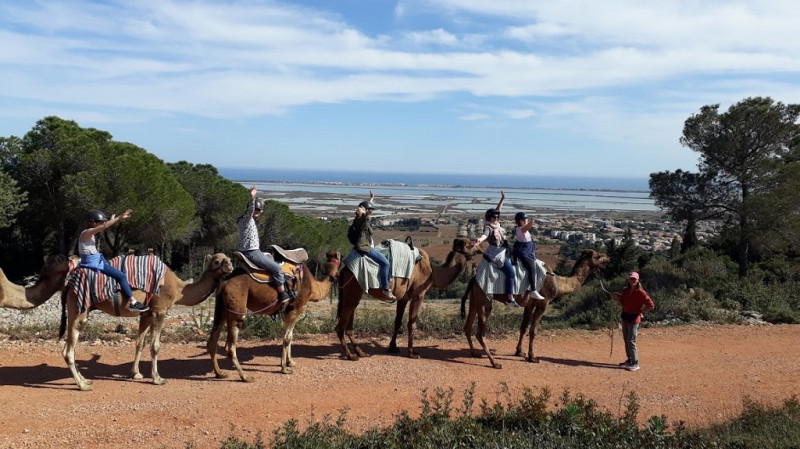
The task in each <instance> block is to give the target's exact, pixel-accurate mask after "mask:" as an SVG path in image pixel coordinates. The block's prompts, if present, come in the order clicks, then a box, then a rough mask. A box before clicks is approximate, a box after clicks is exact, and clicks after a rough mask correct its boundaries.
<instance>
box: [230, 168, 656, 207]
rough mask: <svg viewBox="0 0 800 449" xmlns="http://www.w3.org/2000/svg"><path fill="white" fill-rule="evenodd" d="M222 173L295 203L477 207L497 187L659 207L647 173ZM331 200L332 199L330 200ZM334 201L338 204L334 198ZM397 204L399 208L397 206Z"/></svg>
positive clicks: (492, 198)
mask: <svg viewBox="0 0 800 449" xmlns="http://www.w3.org/2000/svg"><path fill="white" fill-rule="evenodd" d="M218 170H219V173H220V175H222V176H223V177H225V178H227V179H230V180H232V181H235V182H240V183H242V184H243V185H246V186H248V187H249V186H250V185H254V184H255V185H256V186H257V188H258V189H259V191H260V192H266V193H267V194H268V197H271V198H273V199H277V200H279V201H282V202H285V203H287V204H289V205H290V206H291V207H292V208H293V209H305V208H308V209H310V210H316V209H319V208H321V207H322V206H321V204H322V202H323V201H322V200H320V199H319V198H318V197H319V196H320V195H324V196H328V197H329V199H327V200H325V201H324V202H325V203H330V202H331V201H332V200H331V199H330V198H331V197H332V198H334V199H335V198H341V201H342V203H343V204H342V205H349V204H350V203H352V201H353V199H354V198H363V199H366V198H367V197H368V195H369V191H370V190H373V191H374V192H375V196H376V199H378V198H383V199H384V200H386V202H387V203H388V202H391V203H395V204H397V205H404V206H405V207H403V208H402V209H403V210H405V211H407V212H408V213H415V212H424V211H428V210H430V209H431V208H433V209H436V210H440V211H442V210H443V209H447V210H448V211H449V212H451V213H476V212H480V211H483V210H485V209H486V208H487V205H489V207H491V205H493V204H496V203H497V200H498V199H499V195H500V192H499V191H500V189H503V190H504V191H505V194H506V203H505V204H506V205H509V204H513V205H514V207H515V208H516V209H524V210H530V211H535V210H536V209H547V210H563V211H657V210H658V207H657V206H656V205H655V203H654V202H653V200H652V199H650V197H649V195H650V192H649V189H648V179H647V178H625V177H593V176H532V175H531V176H528V175H495V174H489V175H483V174H458V173H396V172H385V173H381V172H348V171H321V170H317V171H314V170H283V169H264V168H219V169H218ZM333 201H334V203H335V202H336V201H335V200H333ZM333 206H336V205H335V204H334V205H333ZM398 209H400V208H398Z"/></svg>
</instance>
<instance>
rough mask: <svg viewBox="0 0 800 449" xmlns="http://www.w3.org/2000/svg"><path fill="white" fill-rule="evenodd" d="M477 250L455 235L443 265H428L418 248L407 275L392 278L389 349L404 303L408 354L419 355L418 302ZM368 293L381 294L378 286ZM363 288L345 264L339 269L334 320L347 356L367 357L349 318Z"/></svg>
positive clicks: (394, 342)
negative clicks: (416, 343)
mask: <svg viewBox="0 0 800 449" xmlns="http://www.w3.org/2000/svg"><path fill="white" fill-rule="evenodd" d="M479 252H480V250H476V249H475V248H473V246H472V244H471V242H470V240H469V239H466V238H456V239H455V240H453V247H452V250H451V251H450V253H449V254H448V255H447V259H446V261H445V263H444V265H443V266H441V267H436V266H432V265H431V262H430V258H429V257H428V254H427V253H426V252H425V251H423V250H420V251H419V253H420V255H421V256H422V259H421V260H420V261H418V262H417V263H416V265H414V271H413V272H412V274H411V277H410V278H409V279H403V278H394V281H393V283H392V284H393V287H392V293H393V294H394V295H395V296H396V297H397V298H398V300H397V311H396V314H395V320H394V332H393V333H392V341H391V342H390V343H389V352H398V349H397V335H398V334H399V333H400V326H401V325H402V323H403V314H404V313H405V308H406V304H409V303H410V304H411V305H410V306H409V312H408V356H409V357H411V358H419V354H418V353H417V352H416V351H415V350H414V327H415V325H416V322H417V315H418V314H419V309H420V307H421V306H422V302H423V299H424V298H425V293H426V292H427V291H428V290H429V289H430V288H431V287H435V288H446V287H447V286H448V285H450V284H451V283H452V282H453V281H454V280H455V279H456V277H457V276H458V275H459V273H461V270H462V269H463V268H464V266H465V265H466V263H467V261H469V260H470V259H471V258H472V256H473V255H475V254H477V253H479ZM368 293H369V294H370V295H371V296H373V297H376V298H380V297H381V293H380V290H379V289H370V290H369V291H368ZM363 294H364V290H363V288H362V287H361V285H360V284H359V283H358V282H357V281H356V280H355V275H354V274H353V273H352V272H351V271H350V270H349V269H348V268H347V267H345V268H343V269H342V274H341V276H339V305H338V311H337V312H338V313H337V315H338V322H337V323H336V335H337V336H338V337H339V342H340V343H341V344H342V350H343V355H344V357H346V358H347V359H349V360H358V359H359V358H360V357H368V354H367V353H366V352H364V351H363V350H362V349H361V348H360V347H359V346H358V345H357V344H356V341H355V339H354V338H353V320H354V318H355V311H356V308H357V307H358V304H359V303H360V302H361V296H362V295H363ZM345 335H347V338H348V339H349V341H350V343H351V344H352V345H353V352H350V350H349V348H348V345H347V343H346V341H345V339H344V337H345Z"/></svg>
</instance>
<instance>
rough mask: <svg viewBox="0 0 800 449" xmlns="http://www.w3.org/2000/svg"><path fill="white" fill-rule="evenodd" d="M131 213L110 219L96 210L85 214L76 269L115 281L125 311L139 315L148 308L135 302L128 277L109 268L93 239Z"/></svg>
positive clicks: (130, 211)
mask: <svg viewBox="0 0 800 449" xmlns="http://www.w3.org/2000/svg"><path fill="white" fill-rule="evenodd" d="M132 213H133V210H131V209H128V210H126V211H125V212H124V213H123V214H122V215H120V216H117V215H115V214H111V219H109V218H108V217H107V216H106V214H105V213H104V212H103V211H100V210H97V209H92V210H90V211H88V212H86V226H85V228H84V230H83V231H81V235H80V237H79V238H78V254H79V255H80V256H81V263H80V265H78V267H80V268H88V269H89V270H92V271H95V272H100V273H103V274H105V275H106V276H108V277H110V278H112V279H114V280H115V281H117V283H118V284H119V288H120V290H121V291H122V295H123V296H124V297H125V301H128V306H127V309H128V310H130V311H131V312H139V313H141V312H147V311H148V310H150V307H148V306H146V305H145V304H142V303H140V302H138V301H136V299H135V298H134V297H133V292H132V291H131V285H130V284H129V283H128V277H127V276H126V275H125V273H123V272H122V271H120V270H118V269H116V268H114V267H113V266H111V264H110V263H108V261H107V260H106V258H105V257H103V254H102V253H100V251H98V250H97V238H96V237H95V235H97V234H99V233H100V232H102V231H105V230H106V229H108V228H110V227H111V226H114V224H116V223H117V222H118V221H120V220H127V219H128V218H130V216H131V214H132Z"/></svg>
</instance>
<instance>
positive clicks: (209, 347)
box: [206, 300, 228, 379]
mask: <svg viewBox="0 0 800 449" xmlns="http://www.w3.org/2000/svg"><path fill="white" fill-rule="evenodd" d="M218 301H219V300H218ZM225 322H227V320H226V319H225V318H224V317H223V318H222V319H219V320H216V319H215V320H214V324H213V325H212V327H211V334H209V336H208V342H207V343H206V351H208V355H209V356H211V366H212V367H213V368H214V375H215V376H216V377H217V379H225V378H226V377H228V375H227V374H225V373H223V372H222V370H220V369H219V363H218V362H217V343H218V342H219V334H220V333H222V323H225Z"/></svg>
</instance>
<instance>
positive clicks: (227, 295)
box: [206, 251, 340, 382]
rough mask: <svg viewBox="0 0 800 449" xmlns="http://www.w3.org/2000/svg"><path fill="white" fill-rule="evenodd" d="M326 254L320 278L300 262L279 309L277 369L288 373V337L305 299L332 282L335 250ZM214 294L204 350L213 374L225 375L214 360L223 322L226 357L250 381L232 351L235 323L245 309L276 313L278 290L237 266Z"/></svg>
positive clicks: (336, 272) (323, 293)
mask: <svg viewBox="0 0 800 449" xmlns="http://www.w3.org/2000/svg"><path fill="white" fill-rule="evenodd" d="M326 256H327V263H326V264H325V272H324V277H323V278H322V279H315V278H314V276H313V275H312V274H311V271H310V270H309V269H308V266H307V265H305V264H303V266H302V267H303V271H302V275H301V279H300V281H299V286H298V287H297V297H296V298H295V299H294V300H292V301H291V302H289V303H288V304H286V306H285V309H284V310H283V329H284V334H283V353H282V355H281V373H283V374H291V373H292V371H293V369H292V367H294V366H295V363H294V359H292V338H293V336H294V326H295V324H297V321H298V320H299V319H300V317H301V316H303V312H305V310H306V307H307V306H308V302H309V301H314V302H317V301H319V300H321V299H323V298H326V297H327V296H328V295H329V294H330V292H331V287H332V285H333V282H334V281H335V279H336V276H338V275H339V259H340V255H339V253H338V252H336V251H330V252H328V253H327V254H326ZM216 298H217V299H216V305H215V308H214V325H213V327H212V329H211V334H210V335H209V336H208V343H207V346H206V349H207V350H208V354H209V355H210V356H211V364H212V365H213V367H214V374H215V375H216V376H217V378H220V379H223V378H226V377H228V376H227V375H226V374H225V373H223V372H222V371H220V369H219V364H218V363H217V342H218V341H219V335H220V332H221V331H222V324H223V323H226V324H227V329H228V337H227V341H226V347H227V350H228V357H229V358H230V359H231V361H232V362H233V366H234V367H235V368H236V371H238V372H239V377H240V378H241V379H242V380H243V381H245V382H252V381H253V379H252V378H251V377H250V376H247V375H245V373H244V371H243V370H242V366H241V364H240V363H239V358H238V356H237V355H236V342H237V340H238V337H239V326H241V324H242V322H244V318H245V317H246V316H247V315H248V310H249V311H250V313H252V314H258V315H275V314H277V313H280V312H281V306H282V304H281V303H280V302H279V301H278V291H277V290H276V289H275V287H273V286H272V285H269V284H265V283H261V282H257V281H255V280H253V278H252V277H250V274H249V273H247V272H246V271H245V270H243V269H241V268H238V269H236V271H234V272H233V273H232V274H231V275H230V276H228V277H227V278H226V279H225V280H224V281H223V282H222V283H221V284H220V286H219V289H218V290H217V295H216Z"/></svg>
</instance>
